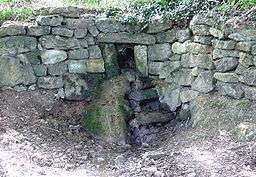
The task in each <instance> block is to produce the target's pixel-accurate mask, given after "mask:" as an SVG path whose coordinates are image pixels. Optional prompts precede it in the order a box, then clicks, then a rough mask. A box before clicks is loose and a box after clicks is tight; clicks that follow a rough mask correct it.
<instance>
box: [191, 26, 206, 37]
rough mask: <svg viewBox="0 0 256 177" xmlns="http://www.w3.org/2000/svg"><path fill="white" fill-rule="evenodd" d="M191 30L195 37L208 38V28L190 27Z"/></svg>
mask: <svg viewBox="0 0 256 177" xmlns="http://www.w3.org/2000/svg"><path fill="white" fill-rule="evenodd" d="M191 30H192V32H193V34H194V35H197V36H208V35H210V31H209V30H210V27H209V26H207V25H193V26H191Z"/></svg>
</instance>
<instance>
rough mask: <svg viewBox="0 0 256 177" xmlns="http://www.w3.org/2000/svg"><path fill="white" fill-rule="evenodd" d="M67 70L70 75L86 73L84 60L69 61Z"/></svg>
mask: <svg viewBox="0 0 256 177" xmlns="http://www.w3.org/2000/svg"><path fill="white" fill-rule="evenodd" d="M68 70H69V72H70V73H86V72H87V66H86V62H85V60H69V61H68Z"/></svg>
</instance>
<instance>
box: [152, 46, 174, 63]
mask: <svg viewBox="0 0 256 177" xmlns="http://www.w3.org/2000/svg"><path fill="white" fill-rule="evenodd" d="M171 54H172V52H171V46H170V44H168V43H165V44H155V45H151V46H148V59H149V61H165V60H168V59H169V58H170V56H171Z"/></svg>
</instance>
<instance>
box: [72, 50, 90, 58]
mask: <svg viewBox="0 0 256 177" xmlns="http://www.w3.org/2000/svg"><path fill="white" fill-rule="evenodd" d="M68 58H69V59H72V60H83V59H88V58H89V52H88V50H87V49H77V50H70V51H68Z"/></svg>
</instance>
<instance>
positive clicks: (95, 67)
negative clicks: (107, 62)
mask: <svg viewBox="0 0 256 177" xmlns="http://www.w3.org/2000/svg"><path fill="white" fill-rule="evenodd" d="M85 62H86V68H87V69H86V71H87V72H89V73H102V72H105V67H104V60H103V59H93V60H86V61H85Z"/></svg>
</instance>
